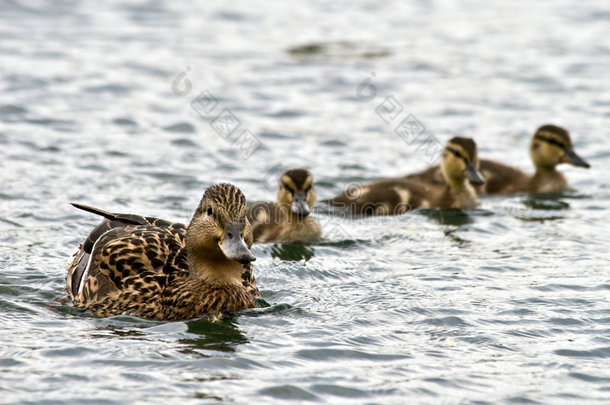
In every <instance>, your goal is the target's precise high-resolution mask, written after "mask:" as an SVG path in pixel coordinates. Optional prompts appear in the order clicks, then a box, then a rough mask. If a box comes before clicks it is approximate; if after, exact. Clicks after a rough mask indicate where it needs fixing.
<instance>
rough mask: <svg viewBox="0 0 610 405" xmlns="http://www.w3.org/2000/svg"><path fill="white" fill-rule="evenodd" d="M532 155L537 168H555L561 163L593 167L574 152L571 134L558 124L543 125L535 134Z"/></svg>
mask: <svg viewBox="0 0 610 405" xmlns="http://www.w3.org/2000/svg"><path fill="white" fill-rule="evenodd" d="M530 156H531V158H532V161H533V162H534V165H535V166H536V169H547V170H553V169H555V166H557V165H558V164H560V163H569V164H571V165H574V166H578V167H584V168H587V169H588V168H589V167H591V166H590V165H589V163H587V162H586V161H585V160H584V159H583V158H581V157H580V156H578V155H577V154H576V152H574V148H573V146H572V140H571V139H570V134H569V133H568V131H566V130H565V129H563V128H561V127H558V126H556V125H543V126H541V127H540V128H538V130H537V131H536V133H535V134H534V137H533V138H532V142H531V144H530Z"/></svg>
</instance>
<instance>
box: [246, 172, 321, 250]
mask: <svg viewBox="0 0 610 405" xmlns="http://www.w3.org/2000/svg"><path fill="white" fill-rule="evenodd" d="M315 202H316V191H315V189H314V186H313V176H312V175H311V173H310V172H309V171H307V170H305V169H291V170H287V171H286V172H284V173H283V174H282V176H281V177H280V187H279V191H278V194H277V202H261V203H256V204H254V205H253V206H251V207H250V209H249V210H248V219H249V220H250V223H252V227H253V234H254V242H261V243H265V242H296V241H312V240H316V239H319V238H320V237H321V235H322V231H321V229H320V225H319V224H318V222H317V221H316V220H315V219H313V218H312V217H311V216H310V215H309V214H310V212H311V209H312V208H313V206H314V204H315Z"/></svg>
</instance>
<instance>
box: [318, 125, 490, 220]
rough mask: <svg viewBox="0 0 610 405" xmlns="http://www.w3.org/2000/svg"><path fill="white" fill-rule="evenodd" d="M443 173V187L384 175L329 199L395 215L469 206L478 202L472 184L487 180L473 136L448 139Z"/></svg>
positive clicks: (365, 211)
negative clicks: (416, 209) (421, 208)
mask: <svg viewBox="0 0 610 405" xmlns="http://www.w3.org/2000/svg"><path fill="white" fill-rule="evenodd" d="M441 174H442V176H443V179H444V186H441V187H436V186H434V185H430V184H425V183H422V182H418V181H414V180H409V179H404V178H395V179H384V180H379V181H377V182H374V183H371V184H368V185H365V186H362V187H352V188H350V189H348V190H346V191H343V192H342V193H341V194H339V195H337V196H336V197H334V198H332V199H330V200H327V202H328V203H329V204H331V205H333V206H337V207H343V208H347V209H348V210H349V211H351V212H356V213H359V214H362V215H396V214H404V213H406V212H408V211H409V210H411V209H415V208H419V207H438V208H468V207H472V206H474V205H476V204H477V198H476V193H475V191H474V188H473V187H472V185H475V186H476V185H481V184H483V183H484V180H483V177H482V175H481V173H480V172H479V169H478V160H477V146H476V144H475V142H474V141H473V140H472V139H470V138H462V137H454V138H452V139H450V140H449V141H448V142H447V145H446V146H445V149H444V150H443V154H442V164H441Z"/></svg>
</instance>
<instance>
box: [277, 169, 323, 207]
mask: <svg viewBox="0 0 610 405" xmlns="http://www.w3.org/2000/svg"><path fill="white" fill-rule="evenodd" d="M277 201H278V203H279V204H280V206H282V207H286V208H287V207H290V212H291V213H292V214H293V215H296V216H297V217H299V218H304V217H306V216H308V215H309V213H310V212H311V209H312V208H313V205H314V204H315V202H316V190H315V189H314V187H313V176H312V175H311V173H309V171H308V170H305V169H291V170H287V171H285V172H284V173H283V174H282V176H281V178H280V189H279V191H278V193H277Z"/></svg>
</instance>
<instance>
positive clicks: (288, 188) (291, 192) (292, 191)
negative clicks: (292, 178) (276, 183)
mask: <svg viewBox="0 0 610 405" xmlns="http://www.w3.org/2000/svg"><path fill="white" fill-rule="evenodd" d="M282 186H283V187H284V188H285V189H286V190H288V191H289V192H290V194H294V190H293V189H291V188H290V187H288V184H286V183H282Z"/></svg>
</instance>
